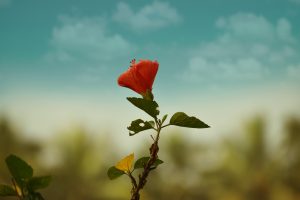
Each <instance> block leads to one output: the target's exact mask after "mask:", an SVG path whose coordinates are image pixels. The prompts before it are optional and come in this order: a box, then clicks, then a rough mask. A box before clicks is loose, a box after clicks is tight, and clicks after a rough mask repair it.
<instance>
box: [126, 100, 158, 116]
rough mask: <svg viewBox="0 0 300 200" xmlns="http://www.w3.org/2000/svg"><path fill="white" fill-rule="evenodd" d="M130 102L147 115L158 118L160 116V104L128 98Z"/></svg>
mask: <svg viewBox="0 0 300 200" xmlns="http://www.w3.org/2000/svg"><path fill="white" fill-rule="evenodd" d="M127 99H128V101H130V103H132V104H133V105H134V106H136V107H138V108H140V109H142V110H143V111H145V112H146V113H148V114H149V115H150V116H151V117H153V118H155V119H156V118H157V115H158V114H159V110H158V104H157V103H156V102H155V101H152V100H147V99H142V98H136V97H127Z"/></svg>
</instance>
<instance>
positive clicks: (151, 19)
mask: <svg viewBox="0 0 300 200" xmlns="http://www.w3.org/2000/svg"><path fill="white" fill-rule="evenodd" d="M113 19H114V20H115V21H117V22H119V23H122V24H124V25H127V26H129V27H130V28H132V29H133V30H134V31H138V32H141V31H148V30H154V29H158V28H162V27H165V26H168V25H171V24H176V23H178V22H180V21H181V20H182V18H181V16H180V15H179V14H178V12H177V10H176V9H175V8H173V7H171V6H170V5H169V4H168V3H166V2H158V1H154V2H153V3H152V4H150V5H146V6H144V7H142V8H141V9H139V11H137V12H134V11H133V9H132V8H131V7H130V6H129V5H128V4H126V3H124V2H121V3H119V4H118V5H117V10H116V12H115V13H114V14H113Z"/></svg>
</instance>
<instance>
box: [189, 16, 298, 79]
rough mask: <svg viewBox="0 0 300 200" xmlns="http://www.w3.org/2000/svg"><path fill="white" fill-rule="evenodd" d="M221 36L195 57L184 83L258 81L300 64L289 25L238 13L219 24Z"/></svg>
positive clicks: (195, 53)
mask: <svg viewBox="0 0 300 200" xmlns="http://www.w3.org/2000/svg"><path fill="white" fill-rule="evenodd" d="M216 27H217V28H219V29H220V31H221V33H220V35H219V36H218V37H216V38H215V39H214V40H212V41H210V42H207V43H202V44H201V45H199V46H198V47H197V48H196V49H194V51H193V52H192V53H191V56H190V59H189V61H188V70H187V71H185V72H184V75H183V76H184V79H186V80H193V81H213V82H215V81H224V80H226V81H236V80H258V79H263V78H266V77H268V76H270V75H272V73H276V72H277V71H278V70H282V68H285V70H287V69H286V68H287V65H288V64H289V62H291V61H293V62H299V63H300V60H299V59H298V56H297V55H298V54H299V49H298V48H297V43H298V41H297V40H296V39H295V37H293V35H292V27H291V24H290V23H289V21H288V20H287V19H285V18H281V19H279V20H278V22H277V23H272V22H270V21H269V20H267V19H266V18H265V17H263V16H258V15H254V14H251V13H237V14H235V15H232V16H229V17H221V18H219V19H218V20H217V21H216Z"/></svg>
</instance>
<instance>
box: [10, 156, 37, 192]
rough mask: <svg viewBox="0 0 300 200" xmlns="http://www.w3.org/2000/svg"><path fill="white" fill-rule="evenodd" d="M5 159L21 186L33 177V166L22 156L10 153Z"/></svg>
mask: <svg viewBox="0 0 300 200" xmlns="http://www.w3.org/2000/svg"><path fill="white" fill-rule="evenodd" d="M5 161H6V165H7V167H8V169H9V171H10V173H11V175H12V176H13V177H14V179H15V180H16V181H17V183H18V184H19V185H20V186H21V185H23V182H24V181H25V180H28V179H30V178H31V177H32V175H33V169H32V167H31V166H30V165H28V164H27V163H26V162H25V161H24V160H22V159H21V158H19V157H17V156H15V155H10V156H8V157H7V158H6V159H5Z"/></svg>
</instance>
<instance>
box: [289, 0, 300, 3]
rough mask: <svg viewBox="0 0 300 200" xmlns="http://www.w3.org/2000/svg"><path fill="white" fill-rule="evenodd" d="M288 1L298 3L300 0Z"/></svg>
mask: <svg viewBox="0 0 300 200" xmlns="http://www.w3.org/2000/svg"><path fill="white" fill-rule="evenodd" d="M289 1H290V2H293V3H297V4H300V0H289Z"/></svg>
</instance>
